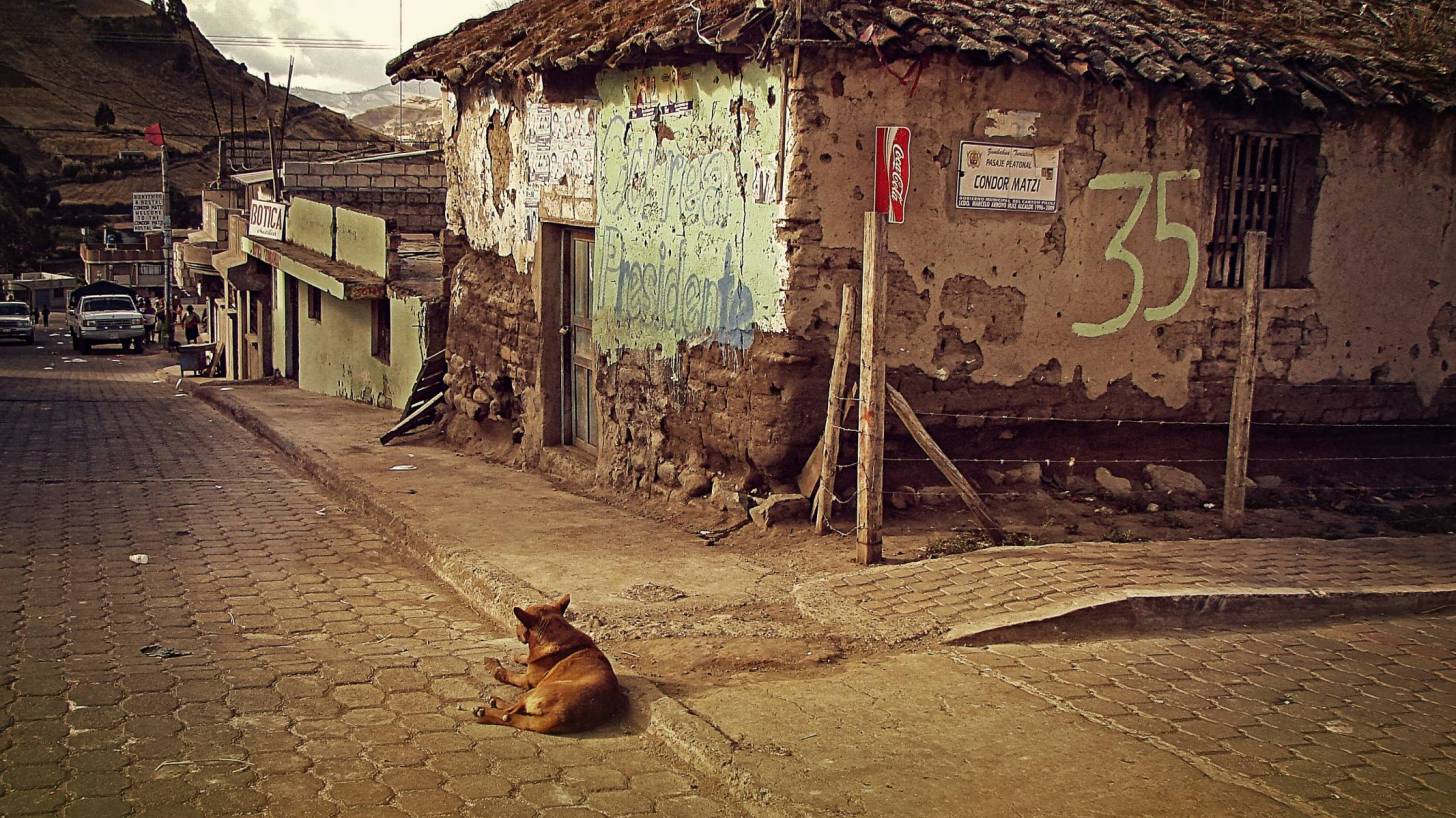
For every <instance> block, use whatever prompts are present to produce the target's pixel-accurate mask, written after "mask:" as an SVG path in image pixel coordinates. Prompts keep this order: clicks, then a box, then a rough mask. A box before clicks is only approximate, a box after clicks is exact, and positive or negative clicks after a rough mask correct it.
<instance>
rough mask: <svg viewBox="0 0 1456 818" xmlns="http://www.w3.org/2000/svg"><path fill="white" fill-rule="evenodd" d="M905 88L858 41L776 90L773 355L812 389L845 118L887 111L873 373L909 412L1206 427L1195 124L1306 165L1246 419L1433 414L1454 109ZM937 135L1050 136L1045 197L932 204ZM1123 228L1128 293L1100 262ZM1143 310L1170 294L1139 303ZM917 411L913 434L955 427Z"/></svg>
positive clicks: (954, 146)
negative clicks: (891, 132)
mask: <svg viewBox="0 0 1456 818" xmlns="http://www.w3.org/2000/svg"><path fill="white" fill-rule="evenodd" d="M908 93H909V91H908V89H906V88H904V87H901V86H900V84H899V83H898V82H897V81H896V80H895V78H893V77H891V76H889V75H888V74H886V72H884V70H883V69H882V68H881V67H879V66H878V64H877V63H876V62H875V61H874V60H873V59H872V58H865V57H863V56H860V55H854V54H849V53H842V54H819V55H816V56H815V57H814V58H813V60H812V62H811V63H810V64H809V67H806V68H805V70H804V72H803V77H802V81H801V82H800V83H799V84H797V85H793V86H791V90H790V108H789V127H790V135H789V140H788V144H789V146H790V153H789V156H788V158H787V159H786V161H785V167H786V172H787V173H788V181H787V184H786V200H785V203H784V218H783V219H781V221H780V230H781V235H782V236H783V237H784V238H785V243H786V245H787V254H788V261H789V266H790V271H791V272H790V277H789V281H788V284H787V288H786V301H785V319H786V324H787V332H788V334H789V335H790V336H793V337H795V338H798V339H801V343H800V344H799V345H798V346H797V348H796V354H799V355H802V356H805V357H808V358H811V359H813V360H815V361H816V363H815V364H813V369H814V373H815V376H811V377H813V380H814V383H815V384H816V385H817V384H822V382H823V380H822V378H823V375H824V373H825V372H826V371H827V366H828V364H827V362H826V361H827V358H828V355H829V350H830V349H831V347H832V343H833V331H832V330H833V324H834V323H836V321H837V313H838V302H839V293H840V289H841V287H842V286H843V285H844V284H851V285H853V286H855V287H856V289H858V286H859V279H860V255H861V250H860V244H861V225H862V214H863V212H864V210H865V209H866V208H867V207H868V206H869V201H868V199H869V197H870V195H871V192H872V191H871V190H870V185H869V172H868V171H869V168H870V167H871V166H872V152H873V147H874V141H873V134H872V130H871V128H870V126H871V125H873V124H874V123H876V122H895V123H897V124H903V125H906V126H908V127H910V128H911V130H912V133H913V141H912V145H911V155H910V167H911V172H910V182H911V186H910V191H909V196H908V202H909V205H908V212H909V215H908V217H907V222H906V224H904V225H893V226H891V227H890V228H889V241H888V245H889V254H888V258H887V260H886V264H885V265H884V267H885V269H886V275H887V276H888V292H889V303H888V306H887V310H886V331H887V364H888V369H889V380H890V382H891V383H892V384H894V385H896V386H897V387H898V388H899V389H900V390H901V391H902V392H904V393H905V394H906V396H907V397H908V398H909V399H910V401H911V403H912V404H913V405H914V406H915V407H916V408H917V410H919V411H921V412H926V413H935V412H940V413H948V414H956V413H964V414H988V415H1017V416H1024V417H1030V418H1037V417H1048V416H1062V417H1082V418H1119V417H1120V418H1145V419H1170V420H1172V419H1179V420H1201V421H1202V420H1206V421H1221V420H1223V419H1224V418H1226V417H1227V415H1228V407H1229V399H1230V390H1231V382H1232V379H1233V375H1234V368H1235V365H1236V362H1237V355H1238V338H1239V328H1238V315H1239V308H1240V304H1241V301H1242V293H1241V292H1240V291H1237V290H1230V289H1216V288H1210V287H1209V286H1207V277H1208V274H1207V273H1208V267H1207V265H1208V259H1207V247H1206V241H1207V240H1208V237H1210V236H1211V235H1212V234H1213V224H1212V222H1213V219H1214V213H1215V211H1216V202H1217V190H1216V183H1217V176H1218V163H1217V161H1216V156H1215V154H1214V153H1213V148H1214V146H1215V144H1216V142H1215V135H1216V133H1217V132H1218V130H1219V129H1220V128H1223V129H1256V130H1264V131H1275V132H1285V133H1302V134H1308V135H1317V136H1318V137H1319V140H1320V155H1319V157H1318V172H1319V174H1321V176H1320V177H1319V178H1320V179H1321V183H1320V186H1319V188H1318V194H1317V198H1316V199H1315V201H1313V202H1311V205H1310V206H1311V207H1312V208H1313V217H1312V218H1313V227H1312V231H1313V239H1312V245H1313V247H1312V252H1311V256H1310V259H1309V268H1308V270H1307V273H1308V281H1309V286H1307V287H1301V288H1288V289H1274V290H1268V291H1266V293H1265V296H1264V301H1263V308H1262V314H1263V328H1264V329H1263V338H1262V345H1261V353H1260V360H1259V373H1258V374H1259V387H1258V389H1257V390H1256V400H1255V415H1256V419H1261V420H1282V421H1299V422H1317V423H1326V422H1331V423H1353V422H1378V421H1392V420H1406V419H1410V420H1426V419H1434V418H1450V417H1452V416H1453V409H1456V379H1453V373H1452V372H1451V367H1452V365H1453V362H1456V354H1453V352H1452V350H1453V349H1456V342H1453V341H1452V340H1451V339H1452V333H1453V330H1456V326H1453V324H1456V305H1453V299H1456V245H1452V244H1451V243H1450V242H1449V241H1447V240H1444V239H1443V236H1446V235H1449V234H1450V232H1451V231H1452V230H1453V229H1456V223H1453V219H1456V118H1452V117H1444V118H1436V119H1430V118H1426V117H1408V118H1407V117H1402V116H1400V115H1397V114H1392V113H1390V112H1366V113H1364V114H1361V115H1360V116H1355V117H1331V118H1328V119H1323V120H1315V119H1309V120H1296V119H1291V118H1289V117H1287V116H1285V115H1282V114H1276V115H1272V116H1271V115H1270V114H1268V113H1267V112H1264V113H1258V112H1249V111H1242V110H1240V111H1234V110H1224V109H1220V108H1218V107H1217V106H1210V105H1207V104H1205V103H1204V102H1202V101H1200V100H1198V99H1195V98H1192V97H1185V96H1183V95H1180V94H1176V93H1172V94H1168V93H1149V92H1148V91H1147V90H1145V89H1144V88H1142V87H1136V86H1134V87H1129V88H1126V89H1119V90H1113V89H1109V88H1107V87H1105V86H1100V85H1097V84H1095V83H1089V82H1081V81H1078V80H1073V79H1068V78H1065V77H1061V76H1056V75H1053V74H1050V73H1046V72H1043V71H1041V70H1040V69H1038V68H1036V67H1034V66H1022V67H1019V68H1016V69H994V70H993V69H977V68H972V67H969V66H967V65H965V64H963V63H960V62H959V61H956V60H953V59H935V60H931V61H929V62H928V63H927V65H926V67H925V71H924V74H923V76H921V77H920V79H919V85H918V89H917V91H916V96H915V103H914V104H913V105H907V104H906V99H907V94H908ZM951 112H953V113H951ZM1013 132H1014V133H1013ZM962 141H981V142H989V143H992V144H1012V145H1019V146H1030V147H1043V148H1047V149H1056V150H1059V151H1060V187H1059V196H1058V210H1057V212H1055V213H1045V214H1037V213H994V212H982V211H967V210H962V209H959V208H957V207H956V201H955V183H956V179H957V173H958V170H959V164H958V162H959V155H958V154H959V148H960V143H961V142H962ZM1372 145H1374V146H1379V147H1378V149H1377V150H1375V151H1374V152H1372V150H1371V146H1372ZM1164 174H1173V175H1175V181H1171V182H1168V183H1166V185H1164V187H1163V188H1162V189H1161V190H1160V189H1159V188H1158V187H1157V184H1156V183H1153V184H1149V186H1148V192H1149V196H1148V199H1147V201H1146V202H1145V204H1144V207H1143V208H1142V210H1141V211H1139V210H1138V208H1137V201H1136V200H1137V198H1138V195H1137V191H1138V189H1139V188H1138V187H1137V184H1139V183H1138V182H1137V180H1138V179H1139V178H1147V179H1150V180H1156V179H1158V178H1160V176H1162V175H1164ZM1094 179H1097V180H1099V181H1100V182H1101V184H1098V185H1094V184H1092V182H1093V180H1094ZM1177 179H1181V180H1182V181H1177ZM1417 179H1419V180H1422V181H1421V183H1420V184H1414V185H1413V184H1412V180H1417ZM1121 185H1126V186H1127V187H1126V188H1123V187H1118V186H1121ZM1410 197H1415V199H1418V201H1416V200H1413V199H1412V198H1410ZM1139 212H1141V215H1140V216H1134V214H1136V213H1139ZM1160 220H1161V221H1160ZM1129 222H1131V223H1132V226H1131V228H1130V229H1129V231H1128V233H1127V234H1126V238H1125V249H1126V250H1127V251H1128V252H1130V253H1132V254H1134V255H1135V256H1136V257H1137V258H1138V259H1139V261H1140V266H1141V268H1142V269H1141V270H1140V271H1139V273H1140V278H1139V279H1138V281H1139V283H1137V284H1134V279H1133V276H1132V274H1131V272H1132V271H1131V270H1130V268H1129V267H1128V266H1127V265H1125V264H1123V263H1122V262H1120V261H1118V260H1116V259H1112V260H1109V258H1110V257H1109V255H1108V254H1109V252H1111V250H1110V248H1111V245H1110V244H1109V242H1110V240H1112V239H1113V237H1114V236H1115V235H1116V234H1118V231H1119V230H1120V229H1122V228H1123V227H1124V226H1125V225H1126V224H1128V223H1129ZM1163 223H1167V224H1182V225H1186V226H1187V228H1188V229H1189V230H1190V231H1191V235H1192V239H1191V240H1190V241H1189V242H1187V243H1186V247H1185V242H1180V241H1175V240H1168V239H1163V238H1160V236H1159V235H1155V233H1156V231H1155V227H1156V226H1157V225H1158V224H1163ZM1189 282H1191V285H1192V286H1190V287H1188V288H1187V289H1186V290H1185V289H1184V287H1185V286H1186V284H1187V283H1189ZM1130 302H1131V306H1130ZM1149 307H1157V308H1166V309H1167V310H1171V311H1170V312H1166V313H1165V314H1163V315H1160V316H1157V317H1154V316H1150V315H1148V314H1147V312H1148V310H1147V308H1149ZM1124 311H1128V312H1124ZM1120 313H1122V314H1126V315H1128V316H1129V320H1127V321H1126V322H1125V323H1123V324H1122V325H1121V326H1117V327H1115V328H1113V329H1111V331H1107V332H1103V333H1101V334H1093V333H1089V332H1087V331H1086V329H1085V327H1086V326H1087V324H1088V323H1097V322H1102V321H1106V320H1107V319H1110V318H1113V317H1115V316H1118V315H1119V314H1120ZM751 352H752V350H750V353H751ZM821 413H822V409H821V410H819V412H818V413H816V414H821ZM927 420H928V421H929V422H930V423H931V425H934V426H936V427H937V430H938V433H943V430H945V429H953V428H956V427H957V426H960V427H962V428H970V427H977V426H979V425H980V423H979V422H978V421H977V420H976V419H974V418H960V419H956V418H950V417H931V418H928V419H927ZM897 428H898V427H897V425H896V424H894V423H892V424H891V432H892V433H896V430H897ZM812 442H813V435H812V434H811V435H810V436H809V439H808V440H807V441H805V446H806V448H805V449H804V451H805V452H806V451H807V445H812ZM952 442H953V441H952Z"/></svg>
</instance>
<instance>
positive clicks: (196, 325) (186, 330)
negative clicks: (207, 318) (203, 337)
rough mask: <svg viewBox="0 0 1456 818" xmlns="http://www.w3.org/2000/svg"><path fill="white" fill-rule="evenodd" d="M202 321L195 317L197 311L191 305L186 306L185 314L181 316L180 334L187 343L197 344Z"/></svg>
mask: <svg viewBox="0 0 1456 818" xmlns="http://www.w3.org/2000/svg"><path fill="white" fill-rule="evenodd" d="M201 325H202V319H200V318H198V317H197V311H196V310H194V309H192V305H191V304H188V305H187V314H186V315H184V316H182V333H183V334H184V335H185V336H186V338H187V343H189V344H195V343H197V337H198V335H199V334H201Z"/></svg>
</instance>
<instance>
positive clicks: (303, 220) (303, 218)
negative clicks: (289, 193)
mask: <svg viewBox="0 0 1456 818" xmlns="http://www.w3.org/2000/svg"><path fill="white" fill-rule="evenodd" d="M288 241H289V243H290V244H297V245H300V246H302V247H307V248H308V249H310V250H312V251H314V252H315V253H323V254H324V255H326V256H332V255H333V254H334V208H333V206H331V205H326V204H323V203H321V202H315V201H311V200H309V199H305V198H303V197H302V196H295V197H293V199H291V200H290V204H289V206H288Z"/></svg>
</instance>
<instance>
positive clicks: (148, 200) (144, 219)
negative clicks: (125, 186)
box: [131, 193, 167, 233]
mask: <svg viewBox="0 0 1456 818" xmlns="http://www.w3.org/2000/svg"><path fill="white" fill-rule="evenodd" d="M131 224H132V229H133V230H135V231H137V232H138V233H161V232H163V231H164V230H166V229H167V202H166V200H165V199H164V198H163V194H162V193H133V194H131Z"/></svg>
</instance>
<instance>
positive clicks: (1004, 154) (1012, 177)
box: [956, 142, 1062, 213]
mask: <svg viewBox="0 0 1456 818" xmlns="http://www.w3.org/2000/svg"><path fill="white" fill-rule="evenodd" d="M1061 161H1062V149H1061V148H1058V147H1052V148H1025V147H1018V146H1016V145H998V144H995V143H990V142H962V143H961V167H960V177H959V178H958V179H957V180H956V207H959V208H962V209H966V210H1000V211H1005V212H1013V213H1055V212H1057V176H1058V173H1059V170H1060V166H1061Z"/></svg>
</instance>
